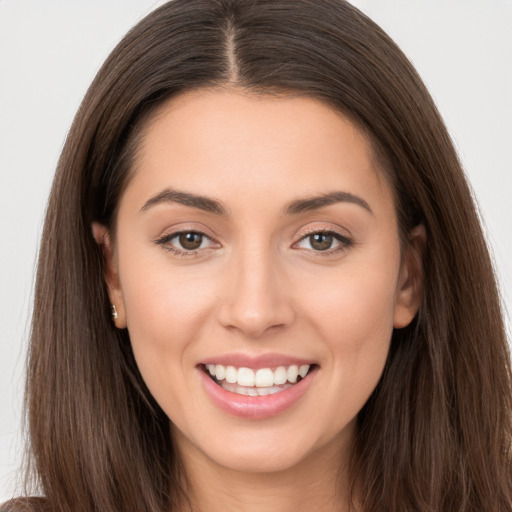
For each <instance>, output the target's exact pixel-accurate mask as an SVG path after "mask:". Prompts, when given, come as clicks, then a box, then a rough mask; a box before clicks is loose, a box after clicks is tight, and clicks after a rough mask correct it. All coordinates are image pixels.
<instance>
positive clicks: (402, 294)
mask: <svg viewBox="0 0 512 512" xmlns="http://www.w3.org/2000/svg"><path fill="white" fill-rule="evenodd" d="M426 243H427V234H426V230H425V226H424V225H423V224H420V225H418V226H416V227H415V228H414V229H413V230H412V231H411V232H410V233H409V237H408V244H407V248H406V249H405V254H404V257H403V260H402V264H401V268H400V276H399V280H398V288H397V292H396V298H395V312H394V317H393V327H395V328H396V329H400V328H402V327H406V326H407V325H409V324H410V323H411V322H412V320H413V318H414V317H415V315H416V313H417V312H418V309H419V307H420V304H421V297H422V294H423V252H424V250H425V245H426Z"/></svg>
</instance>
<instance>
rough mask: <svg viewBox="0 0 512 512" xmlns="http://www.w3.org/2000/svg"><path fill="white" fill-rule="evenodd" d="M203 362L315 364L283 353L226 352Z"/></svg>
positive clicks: (250, 365)
mask: <svg viewBox="0 0 512 512" xmlns="http://www.w3.org/2000/svg"><path fill="white" fill-rule="evenodd" d="M201 364H203V365H207V364H222V365H224V366H235V367H236V368H242V367H244V368H253V369H257V368H277V367H278V366H291V365H292V364H296V365H298V366H301V365H304V364H314V361H311V360H307V359H299V358H297V357H291V356H285V355H283V354H260V355H256V354H243V353H236V354H225V355H222V356H214V357H211V358H208V359H205V360H204V361H201Z"/></svg>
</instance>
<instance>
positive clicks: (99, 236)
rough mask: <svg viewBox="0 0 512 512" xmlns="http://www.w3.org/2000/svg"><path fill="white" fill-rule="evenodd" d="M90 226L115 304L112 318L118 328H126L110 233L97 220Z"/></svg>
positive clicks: (110, 294)
mask: <svg viewBox="0 0 512 512" xmlns="http://www.w3.org/2000/svg"><path fill="white" fill-rule="evenodd" d="M91 228H92V235H93V237H94V240H96V243H97V244H98V245H99V246H100V248H101V252H102V255H103V262H104V278H105V282H106V284H107V288H108V295H109V297H110V303H111V305H112V306H115V311H116V312H117V317H115V316H114V315H112V320H113V322H114V324H115V326H116V327H117V328H118V329H124V328H126V309H125V305H124V299H123V292H122V289H121V284H120V281H119V272H118V268H117V260H116V255H115V252H114V250H113V246H112V241H111V239H110V234H109V231H108V229H107V228H106V227H105V226H103V225H102V224H100V223H98V222H93V223H92V225H91Z"/></svg>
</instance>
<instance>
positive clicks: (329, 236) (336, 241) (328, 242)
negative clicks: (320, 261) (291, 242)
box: [296, 231, 352, 253]
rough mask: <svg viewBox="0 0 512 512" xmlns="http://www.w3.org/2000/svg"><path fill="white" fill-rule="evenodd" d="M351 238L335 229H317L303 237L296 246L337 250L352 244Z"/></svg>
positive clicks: (327, 250) (315, 249)
mask: <svg viewBox="0 0 512 512" xmlns="http://www.w3.org/2000/svg"><path fill="white" fill-rule="evenodd" d="M351 243H352V242H351V240H350V239H348V238H347V237H345V236H343V235H340V234H339V233H336V232H335V231H317V232H315V233H310V234H309V235H307V236H305V237H303V238H301V239H300V240H299V241H298V242H297V244H296V247H298V248H300V249H308V250H310V251H315V252H330V253H332V252H337V251H338V250H343V249H345V248H347V247H349V246H350V245H351Z"/></svg>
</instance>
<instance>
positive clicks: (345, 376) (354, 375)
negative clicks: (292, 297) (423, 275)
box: [303, 265, 398, 412]
mask: <svg viewBox="0 0 512 512" xmlns="http://www.w3.org/2000/svg"><path fill="white" fill-rule="evenodd" d="M397 273H398V265H397V266H396V267H394V268H393V267H391V269H388V268H385V267H383V266H382V265H380V266H375V265H365V266H364V268H363V266H361V268H356V267H354V268H351V269H350V271H347V272H345V271H343V272H340V273H339V274H338V276H331V280H330V281H329V282H327V281H326V282H323V283H322V281H321V280H314V281H312V282H311V287H315V292H314V293H310V294H309V295H308V298H307V300H304V301H303V307H304V314H305V315H306V314H307V315H308V317H309V319H310V321H311V325H312V332H313V333H315V335H316V336H317V339H318V337H319V338H320V339H319V341H320V342H322V343H323V345H324V346H325V347H327V348H328V353H327V356H326V362H325V363H324V365H325V366H326V367H329V369H330V375H331V376H332V379H333V389H335V390H340V389H342V390H343V393H344V403H345V405H346V406H347V409H346V410H347V411H352V412H357V411H358V410H359V409H360V408H361V407H362V406H363V405H364V403H365V402H366V400H367V399H368V397H369V395H370V394H371V393H372V391H373V389H374V388H375V386H376V385H377V383H378V381H379V379H380V376H381V374H382V371H383V368H384V365H385V362H386V359H387V355H388V351H389V344H390V341H391V336H392V333H393V312H394V306H395V289H396V280H397ZM306 311H307V313H306ZM336 392H337V391H336Z"/></svg>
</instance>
